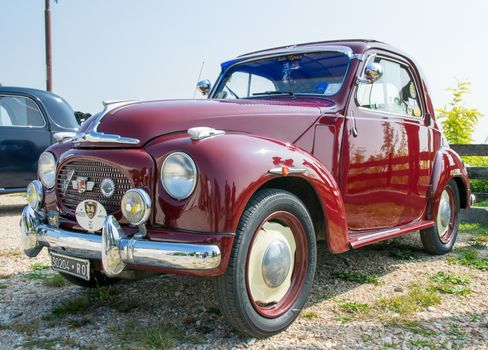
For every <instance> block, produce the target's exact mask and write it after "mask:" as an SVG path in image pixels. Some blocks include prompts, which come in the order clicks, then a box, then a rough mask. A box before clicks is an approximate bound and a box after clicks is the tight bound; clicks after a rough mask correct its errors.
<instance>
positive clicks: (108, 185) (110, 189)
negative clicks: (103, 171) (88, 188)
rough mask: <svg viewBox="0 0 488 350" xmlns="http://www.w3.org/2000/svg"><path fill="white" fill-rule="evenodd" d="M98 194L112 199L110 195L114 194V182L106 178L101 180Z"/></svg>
mask: <svg viewBox="0 0 488 350" xmlns="http://www.w3.org/2000/svg"><path fill="white" fill-rule="evenodd" d="M100 192H102V194H103V195H104V196H105V197H107V198H109V197H112V195H113V194H114V192H115V182H114V180H112V179H110V178H108V177H106V178H105V179H103V180H102V183H101V184H100Z"/></svg>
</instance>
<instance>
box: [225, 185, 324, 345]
mask: <svg viewBox="0 0 488 350" xmlns="http://www.w3.org/2000/svg"><path fill="white" fill-rule="evenodd" d="M315 266H316V241H315V233H314V229H313V224H312V220H311V218H310V215H309V213H308V211H307V209H306V208H305V206H304V205H303V203H302V202H301V201H300V200H299V199H298V198H297V197H296V196H294V195H293V194H291V193H289V192H286V191H282V190H272V189H268V190H262V191H260V192H258V193H257V194H256V195H254V196H253V198H252V199H251V200H250V201H249V204H248V205H247V207H246V210H245V211H244V214H243V215H242V218H241V221H240V222H239V226H238V229H237V232H236V237H235V240H234V246H233V249H232V254H231V257H230V261H229V265H228V267H227V271H226V272H225V274H224V275H222V276H219V277H218V278H217V279H216V294H217V299H218V302H219V305H220V308H221V310H222V314H223V315H224V316H225V318H226V319H227V321H228V322H229V323H230V324H232V325H233V326H234V327H235V328H236V329H237V330H239V331H241V332H242V333H244V334H246V335H249V336H252V337H259V338H261V337H267V336H271V335H273V334H276V333H278V332H281V331H282V330H284V329H285V328H287V327H288V326H289V325H290V324H291V323H292V322H293V321H294V320H295V318H296V317H297V316H298V314H299V313H300V310H301V309H302V307H303V305H304V304H305V302H306V300H307V298H308V296H309V294H310V290H311V288H312V284H313V278H314V274H315Z"/></svg>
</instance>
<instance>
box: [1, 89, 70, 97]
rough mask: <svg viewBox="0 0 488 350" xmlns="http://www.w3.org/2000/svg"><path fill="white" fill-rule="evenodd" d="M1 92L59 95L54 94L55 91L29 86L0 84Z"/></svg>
mask: <svg viewBox="0 0 488 350" xmlns="http://www.w3.org/2000/svg"><path fill="white" fill-rule="evenodd" d="M2 92H5V93H6V92H8V93H19V94H27V95H33V96H37V97H39V98H41V97H47V98H49V97H52V96H56V97H61V96H58V95H56V94H55V93H52V92H49V91H46V90H40V89H34V88H29V87H21V86H0V93H2Z"/></svg>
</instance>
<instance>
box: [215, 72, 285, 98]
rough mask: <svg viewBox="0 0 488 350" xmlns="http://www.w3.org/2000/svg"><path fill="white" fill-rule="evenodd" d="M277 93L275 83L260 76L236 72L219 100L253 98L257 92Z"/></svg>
mask: <svg viewBox="0 0 488 350" xmlns="http://www.w3.org/2000/svg"><path fill="white" fill-rule="evenodd" d="M263 91H276V87H275V85H274V83H273V82H272V81H271V80H269V79H266V78H264V77H262V76H260V75H256V74H250V73H245V72H235V73H233V74H232V77H231V79H229V80H228V81H227V84H226V85H225V87H224V89H222V91H220V92H219V93H218V94H217V96H216V97H217V98H235V97H236V96H234V94H235V95H237V97H239V98H243V97H252V96H253V94H254V93H255V92H263Z"/></svg>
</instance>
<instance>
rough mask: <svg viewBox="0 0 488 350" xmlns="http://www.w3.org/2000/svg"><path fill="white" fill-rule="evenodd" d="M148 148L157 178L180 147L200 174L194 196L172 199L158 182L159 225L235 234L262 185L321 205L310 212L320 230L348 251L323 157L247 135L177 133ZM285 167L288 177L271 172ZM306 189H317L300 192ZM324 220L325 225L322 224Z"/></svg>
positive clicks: (331, 244)
mask: <svg viewBox="0 0 488 350" xmlns="http://www.w3.org/2000/svg"><path fill="white" fill-rule="evenodd" d="M145 148H146V151H147V152H148V153H149V154H151V155H152V156H153V157H154V159H155V161H156V166H157V167H156V169H157V171H158V174H157V178H159V177H160V176H159V172H160V171H161V166H162V163H163V161H164V159H165V158H166V156H167V155H169V154H170V153H172V152H176V151H180V152H186V153H187V154H189V155H190V156H191V157H192V158H193V160H194V161H195V163H196V165H197V168H198V172H199V174H198V184H197V186H196V188H195V192H194V194H193V195H192V196H190V197H189V198H187V199H186V200H183V201H179V200H175V199H173V198H171V197H170V196H169V195H168V194H167V193H166V191H165V190H164V188H163V186H162V184H161V181H160V180H158V181H157V183H156V186H155V196H154V198H155V200H154V201H155V203H154V206H155V214H154V215H155V217H154V222H155V224H157V225H162V226H165V227H174V228H177V229H182V230H188V231H197V232H215V233H234V232H236V230H237V226H238V224H239V220H240V218H241V215H242V213H243V211H244V209H245V207H246V205H247V203H248V202H249V200H250V198H251V197H252V196H253V194H254V193H256V191H258V190H259V189H261V188H266V187H273V188H276V187H277V188H282V189H284V190H288V191H290V192H292V193H295V194H296V195H297V196H298V197H299V198H300V199H301V200H302V201H304V202H305V204H306V205H307V204H310V205H312V206H313V205H317V204H318V203H320V213H317V212H313V210H312V212H311V215H312V219H313V220H314V224H315V227H316V230H317V228H321V231H322V232H316V234H317V235H318V236H322V237H323V236H324V235H325V237H326V239H327V242H328V245H329V248H330V250H331V251H332V252H335V253H338V252H343V251H346V250H348V249H349V240H348V231H347V222H346V216H345V209H344V204H343V201H342V196H341V193H340V191H339V188H338V185H337V183H336V182H335V180H334V178H333V177H332V175H331V174H330V172H329V171H328V170H327V169H326V168H325V167H324V166H323V164H321V163H320V161H319V160H317V159H316V158H315V157H313V156H312V155H310V154H309V153H307V152H305V151H303V150H301V149H299V148H297V147H296V146H294V145H290V144H286V143H283V142H281V141H276V140H271V139H266V138H262V137H257V136H252V135H248V134H242V133H226V134H225V135H219V136H214V137H209V138H206V139H203V140H198V141H192V140H191V139H190V138H189V137H188V136H187V135H186V134H173V135H168V136H163V137H160V138H158V139H156V140H154V141H152V142H150V143H149V144H147V145H146V147H145ZM282 166H286V167H287V168H288V169H290V174H289V175H287V176H283V175H281V174H273V173H270V172H269V170H271V169H274V168H281V167H282ZM302 168H303V169H304V170H305V171H304V172H303V173H296V174H292V172H293V171H292V170H293V169H302ZM306 189H312V192H313V193H311V192H310V191H308V192H307V193H301V192H300V191H303V190H306ZM314 196H315V198H313V197H314ZM310 197H312V198H310ZM307 207H308V205H307ZM312 209H313V208H312ZM309 211H310V210H309ZM321 220H322V221H325V227H324V225H322V226H320V221H321Z"/></svg>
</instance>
